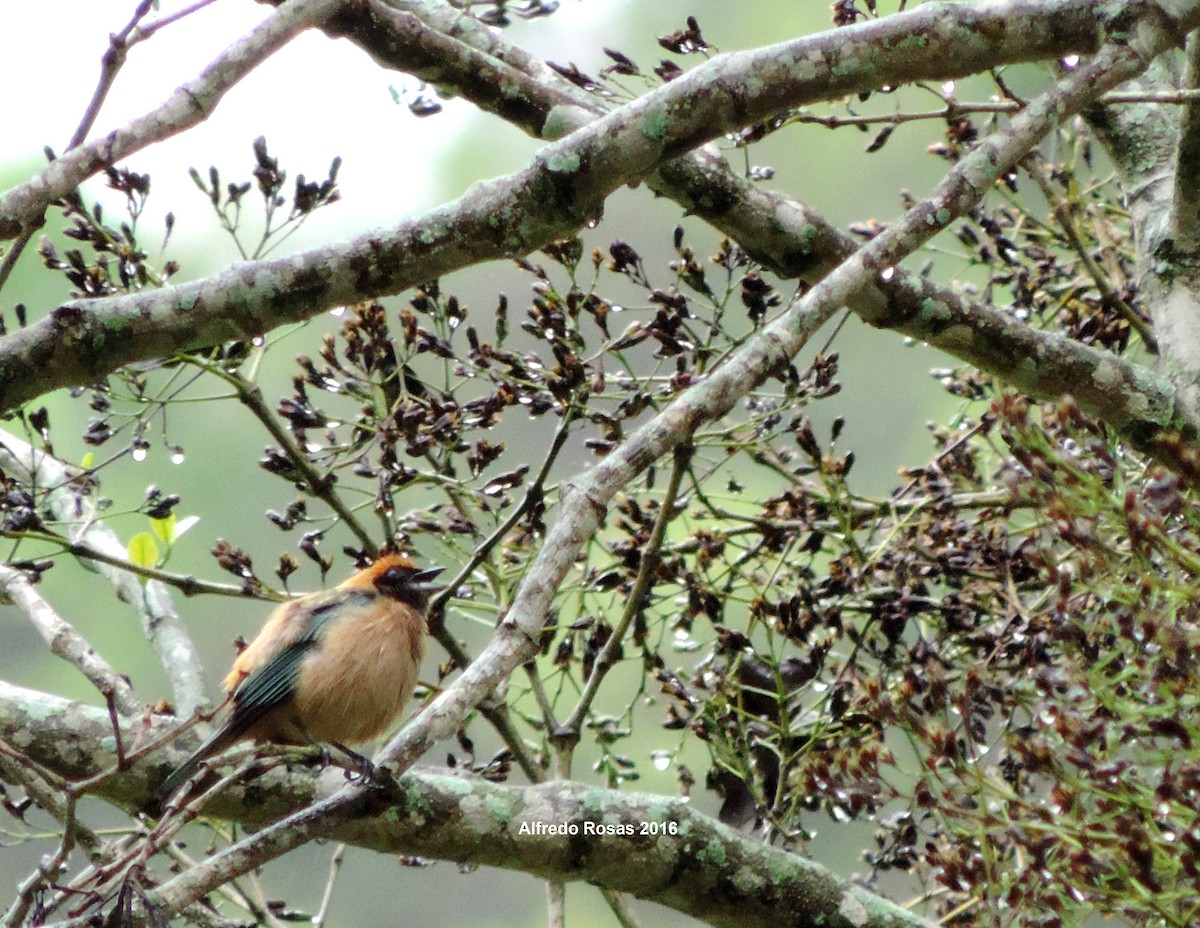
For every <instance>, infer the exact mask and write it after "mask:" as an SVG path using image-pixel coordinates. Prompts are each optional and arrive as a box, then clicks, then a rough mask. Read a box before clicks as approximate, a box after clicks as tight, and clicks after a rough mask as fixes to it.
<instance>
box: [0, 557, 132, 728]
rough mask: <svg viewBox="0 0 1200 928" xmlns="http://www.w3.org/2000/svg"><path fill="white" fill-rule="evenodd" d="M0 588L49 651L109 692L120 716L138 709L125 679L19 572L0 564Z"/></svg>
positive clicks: (93, 683) (98, 687) (101, 689)
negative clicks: (39, 636)
mask: <svg viewBox="0 0 1200 928" xmlns="http://www.w3.org/2000/svg"><path fill="white" fill-rule="evenodd" d="M0 590H3V591H4V594H5V595H6V596H7V597H8V598H9V599H10V600H11V601H12V603H13V605H15V606H16V607H17V608H18V609H20V610H21V612H22V613H23V614H24V615H25V617H26V618H27V619H29V621H30V624H32V625H33V627H34V628H36V629H37V632H38V634H39V635H41V636H42V640H43V641H44V642H46V646H47V647H49V648H50V653H52V654H53V655H55V656H56V657H61V658H62V659H63V660H65V661H67V662H68V663H71V664H74V665H75V666H76V667H77V668H78V669H79V672H80V673H81V674H83V675H84V676H85V677H87V679H88V680H89V681H91V683H92V685H93V686H95V687H96V689H98V690H99V691H100V692H101V693H105V694H108V695H111V697H112V700H113V705H115V706H116V708H117V709H118V710H119V711H120V712H121V713H122V714H123V715H134V714H135V713H137V712H138V711H140V710H141V705H140V704H139V703H138V699H137V697H136V696H135V695H134V694H133V688H132V687H131V686H130V685H129V681H128V680H127V679H126V678H125V677H124V676H122V675H121V673H120V672H118V671H117V670H116V669H115V668H114V667H113V666H112V665H111V664H109V663H108V661H106V660H105V659H104V658H103V657H101V656H100V655H99V654H97V653H96V652H95V650H94V649H93V648H92V646H91V645H89V644H88V643H87V640H86V639H85V638H84V637H83V636H82V635H81V634H79V632H78V631H77V630H76V629H75V628H74V626H72V625H71V624H70V623H69V622H67V621H65V620H64V619H63V618H62V617H61V616H60V615H59V614H58V613H57V612H55V611H54V607H53V606H51V605H50V603H48V602H47V601H46V600H45V599H44V598H43V597H42V595H41V594H40V593H39V592H38V591H37V590H36V589H34V586H33V584H32V583H30V582H29V578H28V577H26V576H25V575H24V574H23V573H21V571H19V570H14V569H13V568H11V567H7V566H4V565H0Z"/></svg>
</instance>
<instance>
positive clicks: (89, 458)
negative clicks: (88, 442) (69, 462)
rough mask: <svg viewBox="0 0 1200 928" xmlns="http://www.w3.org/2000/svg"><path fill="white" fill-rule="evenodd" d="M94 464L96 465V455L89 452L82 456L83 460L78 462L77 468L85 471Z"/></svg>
mask: <svg viewBox="0 0 1200 928" xmlns="http://www.w3.org/2000/svg"><path fill="white" fill-rule="evenodd" d="M95 463H96V453H95V452H94V451H89V452H88V453H87V454H85V455H84V456H83V460H82V461H80V462H79V466H80V467H82V468H83V469H84V470H87V469H88V468H89V467H91V466H92V465H93V464H95Z"/></svg>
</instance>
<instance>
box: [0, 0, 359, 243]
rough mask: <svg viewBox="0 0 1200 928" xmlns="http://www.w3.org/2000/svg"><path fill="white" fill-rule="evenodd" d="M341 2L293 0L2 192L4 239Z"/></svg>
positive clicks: (181, 124)
mask: <svg viewBox="0 0 1200 928" xmlns="http://www.w3.org/2000/svg"><path fill="white" fill-rule="evenodd" d="M339 5H340V4H339V2H338V0H292V2H290V3H288V4H286V5H285V6H283V7H282V8H280V9H279V10H278V11H277V12H276V13H275V15H274V16H272V17H270V18H269V19H268V20H266V22H264V23H262V24H261V25H260V26H258V27H257V28H256V29H255V30H254V31H253V32H251V33H250V34H249V35H247V36H246V37H245V38H243V39H241V40H240V41H237V42H234V43H233V44H232V45H230V46H229V48H227V49H226V50H225V51H224V52H222V53H221V54H220V55H218V56H217V58H216V59H214V60H213V62H212V63H211V64H210V65H209V66H208V67H207V68H205V69H204V70H203V71H202V72H201V73H200V76H199V77H197V78H196V79H195V80H192V81H189V82H188V83H186V84H184V85H183V86H181V87H180V88H179V89H178V90H176V91H175V93H173V94H172V95H171V97H170V98H169V99H168V100H167V101H166V102H165V103H163V104H162V105H161V106H159V107H158V108H157V109H155V110H152V111H151V112H149V113H147V114H146V115H145V116H142V117H140V118H139V119H135V120H134V121H133V122H131V123H129V125H127V126H125V127H123V128H120V129H117V130H115V131H113V132H110V133H108V135H106V136H104V137H103V138H102V139H99V140H97V141H95V142H92V143H90V144H87V145H80V146H79V147H77V148H73V149H71V150H70V151H68V152H66V153H65V154H63V155H62V157H60V158H58V159H56V160H54V161H52V162H51V163H50V164H48V165H47V166H46V167H45V168H44V169H43V170H42V171H40V172H39V173H38V174H37V175H36V176H35V177H34V178H33V180H31V181H29V182H28V183H25V184H22V185H21V186H19V187H15V188H13V189H12V190H10V191H8V193H6V194H4V196H2V197H0V240H2V239H11V238H16V237H17V236H18V235H20V234H21V233H22V232H23V231H26V230H28V229H37V228H39V227H40V226H41V225H42V223H43V222H44V221H45V213H46V210H47V209H48V208H49V206H50V204H52V203H53V202H54V201H55V200H57V199H59V198H60V197H64V196H66V195H67V194H68V193H70V192H71V191H72V190H74V189H75V188H76V187H78V186H79V185H80V184H81V183H83V182H84V181H85V180H87V179H88V178H89V177H91V176H92V175H93V174H95V173H96V172H98V171H101V170H103V169H104V168H106V167H110V166H111V165H113V164H115V163H116V162H117V161H119V160H121V159H122V158H127V157H129V156H130V155H131V154H133V153H134V152H138V151H141V150H142V149H143V148H146V147H147V146H149V145H151V144H153V143H154V142H160V141H162V140H163V139H165V138H169V137H170V136H172V135H174V134H176V133H178V132H182V131H183V130H185V129H189V128H191V127H192V126H194V125H197V124H198V123H201V122H203V121H204V120H205V119H207V118H208V116H209V115H210V114H211V113H212V111H213V109H214V108H215V107H216V105H217V104H218V103H219V102H220V100H221V98H222V97H223V96H225V94H226V93H227V92H228V91H229V90H230V89H231V88H232V87H233V86H234V85H235V84H237V82H238V81H240V80H241V79H242V78H243V77H245V76H246V75H247V74H249V73H250V72H251V71H253V70H254V69H255V68H256V67H258V66H259V65H260V64H262V63H263V62H264V61H265V60H266V59H267V58H269V57H270V56H271V55H273V54H274V53H275V52H277V51H278V50H279V49H280V48H282V47H283V46H284V45H286V44H287V43H288V42H290V41H291V40H292V39H293V38H295V37H296V36H297V35H299V34H300V33H301V32H303V31H304V30H305V29H308V28H309V27H311V26H315V25H317V24H319V23H321V22H323V21H324V20H325V18H326V17H328V16H329V15H330V14H331V13H332V12H334V11H335V10H336V9H337V7H338V6H339Z"/></svg>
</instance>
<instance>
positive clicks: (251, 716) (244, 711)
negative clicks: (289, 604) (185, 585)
mask: <svg viewBox="0 0 1200 928" xmlns="http://www.w3.org/2000/svg"><path fill="white" fill-rule="evenodd" d="M374 598H375V594H374V593H371V592H367V591H353V592H350V593H346V592H340V594H339V595H338V596H337V597H336V598H331V600H330V601H329V602H328V603H322V604H320V605H318V606H315V607H312V609H311V612H310V614H309V622H308V626H307V628H305V630H304V633H303V634H302V635H300V637H299V638H297V639H296V641H295V642H294V643H293V644H291V645H290V646H289V647H286V648H284V649H283V650H282V651H280V652H279V653H278V654H276V655H275V656H274V657H273V658H271V659H270V660H269V661H267V663H265V664H264V665H263V666H262V667H260V668H259V669H258V670H256V671H255V672H254V673H252V674H250V676H249V677H247V678H246V680H245V682H244V683H243V684H242V685H241V686H239V687H238V688H237V692H236V693H234V696H233V714H232V716H231V717H230V719H229V729H230V732H229V733H230V734H231V735H232V736H233V739H232V740H237V738H240V737H241V736H242V735H244V734H245V733H246V732H248V731H249V730H250V729H252V728H253V727H254V726H255V725H256V724H257V723H258V722H259V721H261V720H262V719H263V718H264V717H265V716H266V715H268V714H269V713H270V712H272V711H273V710H275V709H277V708H278V707H279V706H281V705H283V704H284V703H286V702H287V701H288V700H289V699H291V698H292V694H293V693H294V692H295V690H296V678H297V676H299V674H300V663H301V661H303V660H304V657H305V655H306V654H308V652H309V651H310V650H311V649H312V648H313V647H315V646H317V644H318V643H319V642H320V640H321V636H322V634H323V633H324V630H325V629H326V628H327V627H328V625H329V621H330V620H331V619H334V618H336V616H337V615H338V613H339V612H341V611H342V610H343V609H345V608H346V607H347V606H349V607H355V608H361V607H362V606H366V605H368V604H370V603H371V601H372V600H373V599H374Z"/></svg>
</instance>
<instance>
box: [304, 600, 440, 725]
mask: <svg viewBox="0 0 1200 928" xmlns="http://www.w3.org/2000/svg"><path fill="white" fill-rule="evenodd" d="M423 624H424V623H423V620H421V619H420V617H418V616H415V615H410V614H408V611H407V610H405V612H404V613H402V614H401V613H393V614H390V615H385V616H382V617H381V616H379V615H375V616H368V615H359V616H346V617H345V618H342V619H339V621H338V622H336V623H334V625H333V627H332V628H330V629H329V631H328V633H327V634H326V636H325V638H324V640H323V641H322V642H321V644H320V645H319V646H318V647H316V648H314V649H313V650H312V651H311V652H310V653H309V654H308V655H306V656H305V658H304V660H303V661H302V662H301V665H300V671H299V679H298V681H297V683H298V684H299V685H298V686H297V688H296V693H297V696H296V699H295V711H296V715H297V717H298V719H299V721H300V724H301V725H302V726H303V727H304V728H305V730H307V732H308V733H309V734H310V735H312V736H313V737H314V738H316V739H318V740H320V741H336V742H341V743H343V744H358V743H361V742H363V741H368V740H370V739H371V738H374V737H376V736H378V735H380V734H382V733H383V732H384V731H385V730H386V729H387V728H388V727H389V726H390V725H391V724H392V723H393V722H394V721H395V720H396V718H397V717H398V716H399V715H400V713H401V712H403V711H404V707H405V705H406V704H407V703H408V700H409V698H410V697H411V696H412V692H413V687H414V686H415V685H416V682H417V676H418V674H419V672H420V667H421V657H422V656H423V651H424V635H423V631H424V629H423V628H422V626H423Z"/></svg>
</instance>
